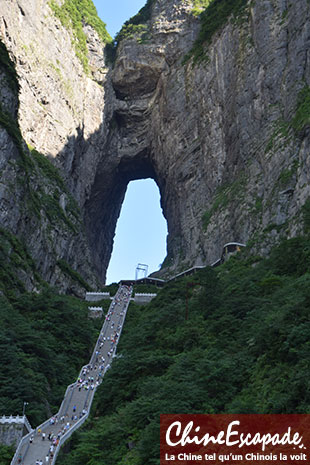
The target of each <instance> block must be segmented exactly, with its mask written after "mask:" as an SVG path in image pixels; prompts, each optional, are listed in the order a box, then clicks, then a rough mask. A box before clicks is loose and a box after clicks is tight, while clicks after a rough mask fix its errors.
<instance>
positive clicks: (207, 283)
mask: <svg viewBox="0 0 310 465" xmlns="http://www.w3.org/2000/svg"><path fill="white" fill-rule="evenodd" d="M309 260H310V239H309V237H299V238H295V239H291V240H288V241H284V242H283V243H282V244H281V245H280V246H278V247H276V248H275V249H274V250H273V251H272V252H271V255H270V258H268V259H261V258H256V257H255V258H253V257H250V256H248V255H247V251H246V250H244V251H242V252H240V253H239V254H238V255H236V256H234V257H232V258H231V259H230V260H229V261H228V262H227V263H225V264H224V265H222V266H221V267H219V268H215V269H212V268H206V269H204V270H201V271H200V272H198V273H197V274H196V275H195V276H192V277H188V278H186V279H183V280H179V281H176V282H173V283H171V284H169V285H167V286H165V287H164V288H163V289H161V290H159V291H158V295H157V297H156V298H155V299H154V300H152V302H151V303H150V304H148V305H147V306H145V307H143V308H141V307H138V306H135V305H131V306H130V308H129V311H128V315H127V320H126V324H125V326H124V330H123V332H122V337H121V340H120V344H119V348H118V353H119V354H121V355H122V357H119V358H117V359H116V360H115V361H114V362H113V366H112V369H111V370H110V371H109V372H108V373H107V375H106V377H105V380H104V382H103V384H102V385H101V386H100V388H99V391H98V394H97V395H96V400H95V402H96V404H95V405H94V409H93V415H92V417H91V419H90V421H89V422H88V424H87V425H86V426H85V428H84V429H83V431H78V432H77V435H76V438H75V439H74V440H73V441H72V444H71V452H70V453H68V454H66V455H65V454H63V455H62V456H61V457H59V459H58V460H59V464H60V465H92V464H94V463H96V465H110V464H112V463H113V464H115V465H125V464H126V465H127V464H130V465H142V464H143V465H155V464H157V463H158V461H159V415H160V414H161V413H310V391H309V389H307V379H308V373H309V369H310V344H309V340H310V326H309V302H310V273H309ZM253 264H255V266H253ZM193 281H195V282H198V283H200V285H199V286H195V287H194V288H188V287H187V283H188V282H193ZM187 293H188V320H186V318H185V316H186V296H187ZM129 442H131V443H132V444H133V448H132V449H131V450H129V449H128V447H127V444H128V443H129Z"/></svg>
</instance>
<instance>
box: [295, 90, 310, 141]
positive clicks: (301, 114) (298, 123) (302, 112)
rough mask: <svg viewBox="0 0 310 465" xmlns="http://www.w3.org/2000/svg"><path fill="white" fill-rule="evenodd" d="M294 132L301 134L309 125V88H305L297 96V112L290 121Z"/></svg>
mask: <svg viewBox="0 0 310 465" xmlns="http://www.w3.org/2000/svg"><path fill="white" fill-rule="evenodd" d="M291 124H292V127H293V129H294V131H295V132H297V133H299V132H301V131H302V130H303V129H304V128H305V127H306V126H309V125H310V87H309V86H305V87H304V88H303V89H302V90H301V91H300V92H299V94H298V102H297V110H296V113H295V116H294V117H293V119H292V121H291Z"/></svg>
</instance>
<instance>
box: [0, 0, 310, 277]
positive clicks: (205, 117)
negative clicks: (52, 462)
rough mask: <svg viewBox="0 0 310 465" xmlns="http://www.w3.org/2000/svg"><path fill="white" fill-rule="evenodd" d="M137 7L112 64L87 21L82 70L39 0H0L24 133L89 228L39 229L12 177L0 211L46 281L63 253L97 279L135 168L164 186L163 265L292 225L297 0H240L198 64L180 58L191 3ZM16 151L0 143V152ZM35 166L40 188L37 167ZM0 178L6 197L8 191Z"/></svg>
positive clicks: (299, 170) (305, 10)
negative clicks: (141, 11)
mask: <svg viewBox="0 0 310 465" xmlns="http://www.w3.org/2000/svg"><path fill="white" fill-rule="evenodd" d="M59 3H60V4H61V3H62V2H59ZM148 4H149V6H150V15H149V17H148V18H147V20H146V21H145V24H144V25H143V27H142V28H140V30H139V32H137V34H136V35H134V36H131V37H127V38H123V40H122V41H121V42H120V44H119V46H118V50H117V57H116V62H115V64H114V67H113V68H112V67H110V68H106V67H105V65H104V53H103V48H104V44H103V43H102V42H101V41H100V38H99V37H98V34H97V33H96V31H95V30H94V29H93V28H92V27H90V25H87V24H86V23H84V24H83V27H84V32H85V34H86V36H87V38H88V41H87V46H88V56H89V63H90V68H89V70H88V72H86V71H85V69H84V68H83V66H82V64H81V61H80V60H79V57H78V56H77V55H76V50H75V48H74V40H73V37H72V32H71V31H70V30H68V28H65V27H64V25H63V24H62V23H61V21H60V20H59V19H58V18H57V17H56V16H57V15H56V16H55V14H54V11H53V10H52V9H51V7H50V3H49V2H47V1H42V0H41V1H39V0H18V1H17V0H15V1H13V2H11V1H9V0H4V2H2V4H1V18H0V31H1V37H2V40H3V41H4V42H5V44H6V47H7V48H8V50H9V51H10V53H11V56H12V57H13V59H14V61H15V63H16V70H17V74H18V76H19V83H20V92H19V96H20V107H19V112H18V119H19V123H20V127H21V132H22V135H23V137H24V139H25V140H26V141H27V143H29V144H31V145H32V146H34V147H35V149H36V150H38V151H40V152H42V153H43V154H44V155H45V156H47V157H48V158H50V159H52V160H53V163H54V165H55V166H57V167H58V168H59V169H60V171H61V173H62V176H63V179H64V182H65V186H66V189H68V192H71V194H72V195H73V197H74V198H75V200H76V201H77V203H78V207H79V208H80V209H81V212H82V213H81V214H82V218H83V223H84V226H85V235H84V232H83V230H82V228H80V229H79V233H78V234H77V233H73V232H72V231H70V228H69V229H68V228H63V226H62V227H61V228H59V226H58V229H57V228H56V226H55V224H52V231H53V232H52V234H50V236H52V238H51V237H49V238H47V236H46V234H45V230H46V228H47V226H45V221H44V220H42V218H41V219H38V220H36V221H34V220H33V218H34V215H32V213H31V211H30V210H27V213H20V212H19V210H20V208H21V206H22V205H23V200H22V197H21V196H22V191H20V189H19V187H18V188H16V189H15V191H14V196H15V197H16V198H17V199H18V201H17V202H15V204H14V205H12V204H11V206H10V207H9V208H11V211H12V212H14V213H13V215H7V216H6V217H4V216H3V215H2V216H1V224H4V226H6V227H7V228H8V229H9V230H11V231H13V232H14V233H16V234H18V235H20V236H27V237H28V238H29V248H30V251H31V253H32V255H33V257H34V259H35V260H36V262H37V264H38V268H39V270H40V271H41V272H42V271H43V275H44V277H45V278H46V279H47V280H49V281H51V282H55V280H56V277H55V276H57V266H56V263H57V260H58V261H59V260H61V259H63V258H64V259H65V260H66V261H67V262H68V263H70V265H71V266H72V267H73V268H74V269H75V270H77V271H79V272H80V273H81V274H82V275H83V276H84V277H85V278H86V279H90V277H91V267H92V265H94V269H96V271H97V273H98V275H99V276H100V277H101V279H104V276H105V271H106V268H107V265H108V262H109V258H110V254H111V250H112V245H113V236H114V231H115V226H116V221H117V218H118V215H119V212H120V208H121V204H122V201H123V198H124V195H125V191H126V187H127V184H128V182H129V181H130V180H133V179H140V178H144V177H152V178H153V179H155V181H156V182H157V184H158V186H159V188H160V192H161V202H162V208H163V212H164V215H165V217H166V219H167V222H168V231H169V235H168V240H167V245H168V257H167V260H166V265H167V266H168V267H169V268H168V269H169V272H172V271H173V270H180V269H182V268H184V267H188V266H192V265H195V264H207V263H212V262H213V261H215V260H216V259H217V258H218V257H219V254H220V251H221V247H222V245H223V243H225V242H228V241H239V242H243V243H252V244H253V246H254V251H257V252H263V253H266V252H267V251H268V248H269V246H270V244H271V243H273V242H275V241H277V240H279V238H280V237H281V236H285V237H288V236H293V235H296V234H297V233H298V232H300V230H301V227H302V226H301V221H300V209H301V207H302V206H303V204H304V203H305V201H306V199H307V198H308V197H309V194H310V186H309V182H308V179H309V168H310V167H309V156H308V153H309V121H310V120H309V116H310V111H309V109H308V104H309V102H310V89H309V84H310V83H309V80H310V75H309V60H308V55H309V49H310V47H309V40H310V22H309V16H310V6H309V3H308V1H307V0H299V1H298V2H290V1H289V0H253V1H251V2H248V4H247V5H246V8H245V9H244V10H243V11H242V15H240V17H238V18H235V17H231V18H230V19H229V20H227V21H226V22H225V24H223V26H222V27H221V28H220V29H219V30H217V31H216V32H215V33H214V35H213V37H212V40H211V42H210V43H209V44H206V45H205V50H204V58H205V59H204V60H203V61H201V62H199V63H196V64H193V59H192V58H190V59H189V60H188V61H186V62H184V57H185V55H186V54H187V53H188V52H190V50H191V49H192V47H193V45H194V44H195V40H196V38H197V36H198V34H199V28H200V22H199V19H198V18H197V17H195V16H194V15H193V13H192V8H193V2H192V1H190V0H184V1H181V0H154V1H153V2H150V1H149V2H148ZM137 30H138V29H137ZM5 99H7V100H8V99H10V98H9V97H8V94H5V96H3V93H2V102H3V101H4V100H5ZM14 105H15V107H14V108H15V110H14V111H16V110H17V104H16V102H15V104H14ZM14 105H13V106H14ZM12 111H13V110H12ZM3 137H8V135H7V133H5V131H4V135H3ZM9 143H10V142H9V139H8V141H7V142H5V144H9ZM5 144H2V147H3V148H5V146H6V145H5ZM13 152H14V149H13V147H12V146H11V147H9V148H8V149H7V151H6V150H5V149H4V155H3V158H2V159H3V160H8V159H9V158H10V157H12V153H13ZM1 157H2V154H1ZM4 163H5V165H6V172H5V173H4V174H3V175H2V181H1V182H2V184H1V185H2V186H8V185H11V186H12V184H16V177H15V178H14V176H16V171H14V169H12V168H11V167H10V164H8V163H7V161H5V162H4ZM12 176H13V178H12ZM33 179H34V180H33V182H34V183H37V190H38V189H39V186H40V184H41V181H42V180H41V181H40V178H38V177H37V176H33ZM5 189H7V187H5V188H3V189H2V199H4V200H2V204H5V202H9V200H8V198H9V196H8V194H6V193H5V192H7V190H5ZM59 189H60V188H59ZM59 192H60V190H59ZM47 195H48V193H47ZM64 195H65V198H66V195H68V194H64ZM41 200H42V196H41ZM59 201H60V198H59ZM61 202H63V200H61ZM6 208H8V207H6ZM2 211H3V208H2ZM1 214H2V213H1ZM8 217H9V219H5V218H8ZM27 218H28V222H30V223H31V222H33V227H32V229H31V228H29V227H28V226H27V227H26V219H27ZM47 224H48V227H49V228H50V224H51V222H50V221H48V223H46V225H47ZM64 231H65V232H64ZM60 237H61V238H62V239H61V240H59V238H60ZM85 237H86V240H85ZM86 241H87V243H88V245H87V243H86ZM47 244H49V245H47ZM56 246H57V247H56ZM55 247H56V256H57V258H56V259H55V256H54V255H53V254H54V252H55ZM43 257H44V260H45V262H44V260H43ZM85 257H86V260H85ZM43 262H44V263H43ZM47 270H49V271H47ZM58 271H59V270H58Z"/></svg>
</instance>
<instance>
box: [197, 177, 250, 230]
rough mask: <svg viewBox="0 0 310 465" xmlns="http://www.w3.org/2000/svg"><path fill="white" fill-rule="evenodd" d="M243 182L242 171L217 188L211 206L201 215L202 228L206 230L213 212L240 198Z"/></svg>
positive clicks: (242, 191)
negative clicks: (236, 176)
mask: <svg viewBox="0 0 310 465" xmlns="http://www.w3.org/2000/svg"><path fill="white" fill-rule="evenodd" d="M245 184H246V177H245V176H244V174H243V173H242V174H240V176H239V177H238V178H237V179H236V180H235V181H233V182H232V183H231V184H224V185H222V186H220V187H219V188H218V189H217V191H216V194H215V197H214V201H213V204H212V206H211V208H210V209H209V210H207V211H206V212H205V213H204V214H203V216H202V226H203V229H204V230H207V228H208V226H209V223H210V220H211V217H212V216H213V215H214V213H216V212H218V211H219V210H222V209H224V208H226V207H227V206H228V204H229V203H230V202H231V201H233V200H236V199H238V200H241V199H242V197H243V194H244V187H245Z"/></svg>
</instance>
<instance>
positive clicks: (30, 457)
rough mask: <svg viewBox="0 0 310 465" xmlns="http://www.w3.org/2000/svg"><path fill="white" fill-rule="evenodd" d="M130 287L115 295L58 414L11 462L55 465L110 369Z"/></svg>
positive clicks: (22, 443)
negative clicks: (97, 335)
mask: <svg viewBox="0 0 310 465" xmlns="http://www.w3.org/2000/svg"><path fill="white" fill-rule="evenodd" d="M130 297H131V289H130V288H129V287H127V286H120V287H119V289H118V291H117V293H116V295H115V296H114V298H113V300H112V302H111V305H110V307H109V311H108V313H107V315H106V317H105V321H104V323H103V326H102V328H101V331H100V335H99V337H98V340H97V343H96V346H95V348H94V351H93V354H92V356H91V359H90V361H89V363H88V365H85V366H83V367H82V368H81V371H80V374H79V376H78V379H77V380H76V381H75V382H74V383H73V384H71V385H70V386H68V388H67V390H66V393H65V396H64V399H63V401H62V404H61V406H60V409H59V411H58V413H57V414H56V415H55V416H53V417H51V418H49V419H48V420H47V421H45V422H44V423H42V424H41V425H39V426H38V427H37V428H36V429H35V430H34V431H33V432H31V433H29V434H27V435H26V436H24V437H23V438H22V440H21V441H20V443H19V445H18V447H17V450H16V452H15V455H14V457H13V459H12V461H11V465H36V464H37V463H41V462H40V461H42V463H43V464H44V465H46V464H48V465H54V464H55V462H56V458H57V455H58V452H59V449H60V447H61V445H62V444H63V443H64V442H65V441H66V440H67V439H69V437H70V436H71V435H72V433H73V432H74V431H75V430H76V429H78V428H79V427H80V426H81V425H82V424H83V423H84V422H85V420H86V419H87V417H88V415H89V411H90V407H91V404H92V401H93V398H94V394H95V392H96V388H97V387H98V386H99V385H100V384H101V382H102V379H103V376H104V374H105V372H106V371H107V370H108V369H109V368H110V365H111V362H112V359H113V356H114V355H115V352H116V347H117V344H118V341H119V338H120V334H121V332H122V328H123V324H124V320H125V317H126V312H127V309H128V305H129V301H130Z"/></svg>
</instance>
